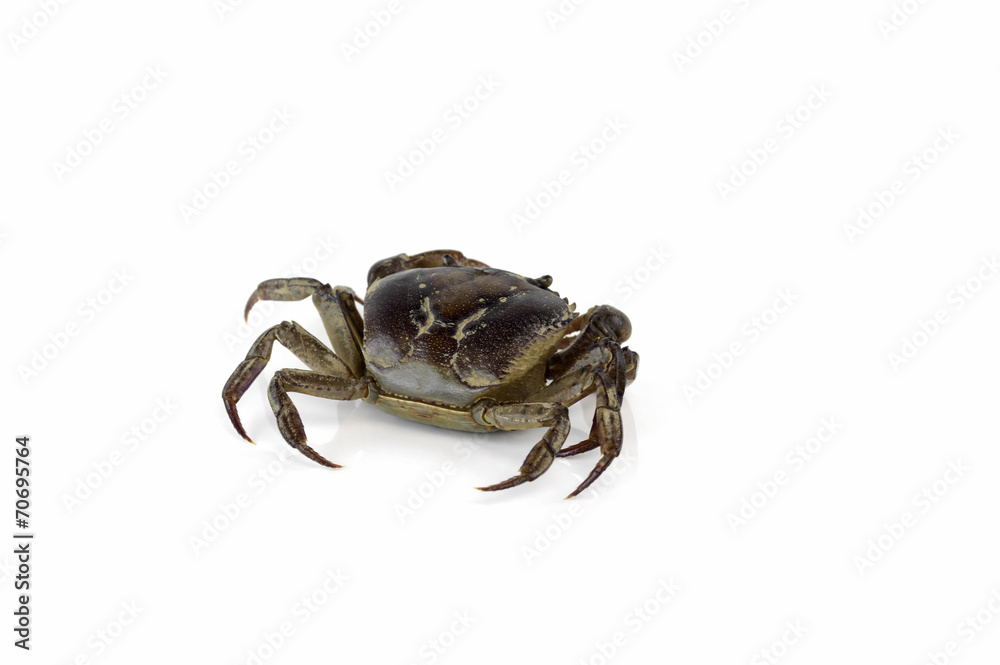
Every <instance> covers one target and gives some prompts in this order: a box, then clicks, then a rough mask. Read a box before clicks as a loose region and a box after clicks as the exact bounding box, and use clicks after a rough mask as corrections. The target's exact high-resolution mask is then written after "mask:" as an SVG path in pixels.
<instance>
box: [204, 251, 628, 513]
mask: <svg viewBox="0 0 1000 665" xmlns="http://www.w3.org/2000/svg"><path fill="white" fill-rule="evenodd" d="M551 285H552V278H551V277H550V276H548V275H545V276H543V277H539V278H537V279H532V278H526V277H522V276H520V275H518V274H515V273H512V272H508V271H506V270H499V269H496V268H491V267H489V266H488V265H486V264H485V263H482V262H480V261H476V260H475V259H471V258H467V257H466V256H464V255H463V254H462V253H461V252H458V251H454V250H434V251H429V252H422V253H420V254H416V255H414V256H408V255H406V254H399V255H397V256H394V257H391V258H388V259H384V260H382V261H379V262H378V263H376V264H374V265H373V266H372V267H371V269H370V270H369V271H368V289H367V291H366V293H365V298H364V300H361V299H360V298H358V297H357V295H355V293H354V291H352V290H351V289H350V288H348V287H344V286H334V287H331V286H330V285H329V284H324V283H322V282H320V281H319V280H316V279H312V278H308V277H296V278H288V279H269V280H267V281H264V282H261V284H260V285H259V286H258V287H257V289H256V290H255V291H254V292H253V294H252V295H251V296H250V299H249V300H248V301H247V304H246V308H245V310H244V319H246V317H247V316H248V315H249V313H250V310H251V308H253V306H254V304H255V303H257V302H258V301H260V300H279V301H290V300H303V299H305V298H308V297H309V296H312V301H313V304H314V305H315V306H316V308H317V309H318V310H319V314H320V317H321V319H322V321H323V325H324V327H325V328H326V333H327V336H328V337H329V338H330V342H331V345H332V346H333V350H330V348H329V347H327V346H326V345H325V344H323V342H321V341H320V340H319V339H317V338H316V337H314V336H313V335H312V334H310V333H309V332H308V331H306V330H305V329H304V328H303V327H302V326H300V325H299V324H298V323H295V322H294V321H284V322H282V323H280V324H278V325H276V326H274V327H272V328H269V329H267V330H265V331H264V332H263V333H262V334H261V335H260V337H258V338H257V340H256V341H255V342H254V344H253V346H252V347H251V348H250V351H249V353H247V356H246V359H245V360H243V361H242V362H241V363H240V364H239V365H238V366H237V368H236V370H235V371H233V373H232V375H231V376H230V377H229V380H228V381H226V385H225V387H224V388H223V390H222V399H223V401H224V402H225V407H226V412H227V413H228V414H229V419H230V420H231V421H232V424H233V426H234V427H235V428H236V431H237V432H238V433H239V434H240V435H241V436H242V437H243V438H244V439H246V440H247V441H250V442H251V443H253V441H252V440H251V439H250V437H249V436H247V433H246V431H245V430H244V429H243V425H242V424H241V422H240V418H239V414H238V413H237V410H236V404H237V402H238V401H239V399H240V397H242V396H243V394H244V393H245V392H246V391H247V389H248V388H249V387H250V385H251V384H252V383H253V381H254V379H256V378H257V376H258V375H259V374H260V373H261V372H262V371H263V369H264V367H265V366H266V365H267V362H268V360H269V359H270V356H271V348H272V346H273V345H274V343H275V342H278V343H280V344H281V345H283V346H284V347H285V348H287V349H288V350H289V351H291V352H292V353H293V354H294V355H295V356H296V357H297V358H298V359H299V360H301V361H302V362H303V363H304V364H305V365H306V366H307V367H308V368H309V369H308V370H304V369H281V370H278V371H277V372H275V374H274V376H273V378H272V379H271V383H270V385H269V387H268V399H269V401H270V403H271V408H272V409H273V410H274V415H275V417H276V418H277V422H278V429H279V431H280V432H281V435H282V436H283V437H284V439H285V441H287V442H288V444H289V445H290V446H291V447H292V448H295V449H296V450H298V451H300V452H301V453H303V454H304V455H305V456H306V457H308V458H310V459H312V460H314V461H316V462H318V463H319V464H322V465H323V466H327V467H331V468H340V465H339V464H334V463H333V462H331V461H329V460H327V459H326V458H325V457H323V456H322V455H320V454H319V453H318V452H316V451H315V450H314V449H313V448H311V447H310V446H309V445H308V444H307V442H306V434H305V430H304V428H303V426H302V420H301V418H300V417H299V413H298V410H297V409H296V407H295V405H294V404H293V403H292V400H291V398H290V397H289V393H303V394H306V395H314V396H317V397H323V398H326V399H333V400H355V399H362V400H364V401H366V402H370V403H372V404H374V405H375V406H377V407H379V408H381V409H383V410H385V411H387V412H389V413H391V414H393V415H395V416H398V417H400V418H406V419H408V420H412V421H417V422H422V423H427V424H430V425H435V426H437V427H444V428H448V429H454V430H464V431H469V432H495V431H503V430H521V429H528V428H543V427H544V428H547V431H546V432H545V434H544V435H543V436H542V438H541V440H540V441H539V442H538V443H537V444H535V445H534V447H532V449H531V451H530V452H529V453H528V455H527V457H526V458H525V460H524V463H523V464H522V466H521V468H520V469H519V471H518V473H517V475H515V476H513V477H511V478H509V479H507V480H505V481H503V482H500V483H497V484H495V485H489V486H487V487H478V488H476V489H480V490H483V491H495V490H502V489H508V488H511V487H515V486H517V485H521V484H522V483H525V482H528V481H532V480H535V479H536V478H538V477H539V476H541V475H542V473H544V472H545V471H546V470H547V469H548V468H549V466H551V465H552V462H553V461H554V460H555V458H556V457H568V456H570V455H577V454H579V453H584V452H587V451H590V450H593V449H595V448H599V449H600V453H601V457H600V459H599V460H598V461H597V464H596V465H595V466H594V468H593V470H592V471H591V472H590V475H588V476H587V478H585V479H584V480H583V482H582V483H580V485H579V487H577V488H576V489H575V490H574V491H573V492H572V493H571V494H570V495H569V496H568V497H566V498H570V497H573V496H576V495H577V494H579V493H580V492H582V491H583V490H584V489H586V488H587V487H589V486H590V485H591V484H592V483H593V482H594V481H595V480H597V478H598V477H600V475H601V474H602V473H603V472H604V471H605V469H607V468H608V466H609V465H610V464H611V462H612V461H613V460H614V459H615V457H617V456H618V454H619V453H620V452H621V449H622V437H623V435H622V421H621V413H620V411H621V404H622V397H623V395H624V393H625V387H626V385H627V384H629V383H631V382H632V381H633V380H634V379H635V376H636V370H637V369H638V367H639V355H638V354H637V353H635V352H634V351H632V350H630V349H629V348H628V347H623V346H621V344H622V342H624V341H626V340H627V339H628V338H629V335H630V334H631V331H632V325H631V323H630V322H629V320H628V317H626V316H625V314H623V313H622V312H621V311H619V310H617V309H615V308H614V307H611V306H610V305H601V306H599V307H593V308H591V309H590V310H589V311H587V312H586V313H585V314H583V315H578V314H577V313H576V312H575V311H574V308H575V305H571V304H569V301H568V300H567V299H565V298H561V297H559V294H558V293H556V292H555V291H552V290H551V289H550V288H549V287H550V286H551ZM358 304H360V305H362V306H363V309H364V319H362V317H361V314H359V312H358V309H357V305H358ZM591 394H595V395H596V403H597V406H596V409H595V412H594V419H593V424H592V426H591V429H590V435H589V437H588V438H587V439H586V440H585V441H582V442H580V443H577V444H576V445H573V446H570V447H568V448H563V444H564V443H565V441H566V439H567V437H568V436H569V432H570V421H569V406H570V405H572V404H574V403H576V402H578V401H580V400H581V399H583V398H584V397H587V396H588V395H591Z"/></svg>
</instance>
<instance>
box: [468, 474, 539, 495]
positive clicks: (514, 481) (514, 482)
mask: <svg viewBox="0 0 1000 665" xmlns="http://www.w3.org/2000/svg"><path fill="white" fill-rule="evenodd" d="M528 480H529V478H528V477H527V476H514V477H513V478H508V479H507V480H505V481H503V482H502V483H497V484H496V485H487V486H486V487H477V488H476V489H477V490H479V491H481V492H497V491H499V490H505V489H509V488H511V487H517V486H518V485H521V484H524V483H526V482H528Z"/></svg>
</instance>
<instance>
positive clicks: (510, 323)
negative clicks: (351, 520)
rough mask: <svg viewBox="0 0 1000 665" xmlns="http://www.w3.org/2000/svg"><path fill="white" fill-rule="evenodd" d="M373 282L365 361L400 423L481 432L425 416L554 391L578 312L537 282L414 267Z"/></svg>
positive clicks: (464, 421) (479, 271) (500, 273)
mask: <svg viewBox="0 0 1000 665" xmlns="http://www.w3.org/2000/svg"><path fill="white" fill-rule="evenodd" d="M377 268H378V264H376V266H374V267H373V269H372V273H371V274H370V280H371V281H370V284H369V286H368V291H367V293H366V295H365V307H364V348H363V352H364V358H365V366H366V368H367V371H368V374H369V375H370V376H372V377H373V378H374V379H375V381H376V382H377V383H378V386H379V388H380V390H381V391H382V392H383V394H386V396H387V397H388V396H389V395H394V396H399V397H405V398H411V399H413V400H418V402H416V403H414V402H406V401H399V400H393V399H381V400H379V401H378V402H376V403H377V405H378V406H380V407H382V408H383V409H385V410H386V411H388V412H390V413H393V414H394V415H396V416H400V417H403V418H408V419H410V420H419V421H423V422H427V420H428V419H430V420H432V421H433V424H434V425H437V426H439V427H448V428H451V429H463V430H470V429H479V428H478V427H475V426H474V422H473V421H471V419H469V418H468V417H465V418H453V417H448V415H447V413H446V412H442V411H439V410H436V409H433V408H421V405H420V403H422V402H431V403H437V404H441V405H446V406H450V407H460V408H462V407H468V406H470V405H471V404H472V403H474V402H475V401H476V400H478V399H481V398H484V397H489V398H492V399H494V400H496V401H498V402H517V401H522V400H525V399H527V398H528V397H529V396H531V395H532V394H534V393H536V392H538V391H539V390H540V389H541V388H542V387H543V386H544V385H545V369H546V362H547V361H548V359H549V358H550V357H551V356H552V354H553V353H555V351H556V350H557V349H558V348H559V344H560V342H561V341H562V339H563V337H564V336H565V335H566V332H567V328H568V327H569V324H570V322H571V321H572V320H573V318H574V316H575V313H574V312H573V311H572V309H571V308H570V306H569V305H568V304H567V302H566V300H564V299H563V298H560V297H559V295H558V294H557V293H555V292H554V291H550V290H549V289H548V288H545V286H544V285H543V283H540V282H539V281H538V280H533V279H532V280H529V279H526V278H524V277H522V276H520V275H517V274H514V273H512V272H507V271H505V270H498V269H495V268H487V267H460V266H439V267H433V268H413V269H409V270H402V271H400V272H394V273H391V274H388V275H386V276H379V274H378V273H379V271H378V270H377Z"/></svg>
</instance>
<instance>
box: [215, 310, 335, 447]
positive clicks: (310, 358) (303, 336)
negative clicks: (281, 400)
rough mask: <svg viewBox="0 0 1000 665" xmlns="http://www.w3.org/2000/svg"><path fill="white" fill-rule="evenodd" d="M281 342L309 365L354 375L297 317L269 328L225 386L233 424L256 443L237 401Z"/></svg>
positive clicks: (245, 436)
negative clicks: (249, 433)
mask: <svg viewBox="0 0 1000 665" xmlns="http://www.w3.org/2000/svg"><path fill="white" fill-rule="evenodd" d="M276 341H277V342H280V343H281V344H282V346H284V347H285V348H287V349H288V350H289V351H291V352H292V353H293V354H295V356H296V357H297V358H298V359H299V360H301V361H302V362H303V363H305V365H306V367H309V368H311V369H314V370H316V371H317V372H321V373H323V374H330V375H333V376H338V377H343V378H354V377H353V376H352V374H351V371H350V370H349V369H348V368H347V365H345V364H344V362H343V361H342V360H341V359H340V358H338V357H337V356H335V355H334V354H333V352H332V351H330V349H328V348H327V347H326V346H324V345H323V342H321V341H319V340H318V339H316V338H315V337H313V336H312V335H311V334H309V332H308V331H307V330H306V329H305V328H303V327H302V326H300V325H299V324H297V323H295V322H294V321H284V322H283V323H281V324H279V325H276V326H273V327H271V328H268V329H267V330H265V331H264V332H263V333H261V335H260V337H258V338H257V341H256V342H254V344H253V346H252V347H250V351H249V353H247V357H246V359H244V360H243V361H242V362H241V363H240V364H239V365H237V366H236V369H235V370H234V371H233V373H232V374H231V375H230V377H229V380H228V381H226V385H225V387H224V388H223V389H222V399H223V401H224V402H225V404H226V413H228V414H229V420H230V421H232V423H233V427H235V428H236V431H237V432H239V433H240V436H242V437H243V438H244V439H246V440H247V441H250V443H253V441H252V440H251V439H250V437H249V436H247V433H246V431H245V430H244V429H243V424H242V423H241V422H240V416H239V414H238V413H237V412H236V403H237V402H238V401H239V399H240V397H242V396H243V393H245V392H246V391H247V388H249V387H250V384H251V383H253V381H254V379H256V378H257V377H258V376H259V375H260V373H261V372H262V371H263V370H264V367H265V366H266V365H267V361H268V360H270V358H271V347H272V346H274V343H275V342H276Z"/></svg>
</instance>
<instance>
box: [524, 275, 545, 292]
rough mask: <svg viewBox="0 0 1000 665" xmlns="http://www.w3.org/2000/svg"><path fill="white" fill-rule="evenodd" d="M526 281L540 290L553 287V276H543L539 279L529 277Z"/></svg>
mask: <svg viewBox="0 0 1000 665" xmlns="http://www.w3.org/2000/svg"><path fill="white" fill-rule="evenodd" d="M524 281H526V282H527V283H528V284H531V285H533V286H537V287H538V288H541V289H547V288H549V287H550V286H552V275H542V276H541V277H539V278H538V279H532V278H530V277H527V278H525V280H524Z"/></svg>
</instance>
